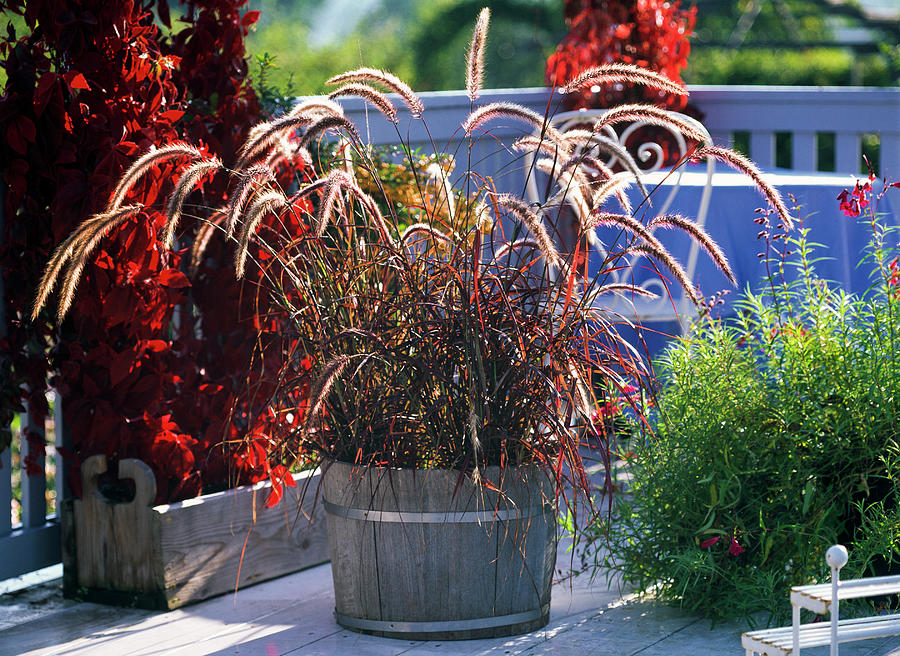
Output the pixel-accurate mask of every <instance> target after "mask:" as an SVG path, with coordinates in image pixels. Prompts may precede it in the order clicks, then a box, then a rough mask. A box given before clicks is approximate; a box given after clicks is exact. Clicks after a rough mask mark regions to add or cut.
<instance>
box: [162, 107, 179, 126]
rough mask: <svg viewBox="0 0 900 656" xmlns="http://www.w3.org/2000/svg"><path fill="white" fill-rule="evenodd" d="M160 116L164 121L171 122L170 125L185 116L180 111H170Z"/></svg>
mask: <svg viewBox="0 0 900 656" xmlns="http://www.w3.org/2000/svg"><path fill="white" fill-rule="evenodd" d="M159 116H160V118H163V119H165V120H167V121H169V123H174V122H175V121H177V120H179V119H180V118H181V117H182V116H184V112H183V111H181V110H179V109H170V110H168V111H166V112H163V113H162V114H160V115H159Z"/></svg>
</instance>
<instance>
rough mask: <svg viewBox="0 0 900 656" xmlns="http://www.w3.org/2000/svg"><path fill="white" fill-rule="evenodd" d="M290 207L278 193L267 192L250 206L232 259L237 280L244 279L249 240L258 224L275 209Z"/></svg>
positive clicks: (281, 194) (285, 199)
mask: <svg viewBox="0 0 900 656" xmlns="http://www.w3.org/2000/svg"><path fill="white" fill-rule="evenodd" d="M284 207H290V206H289V205H288V203H287V198H285V197H284V194H283V193H281V192H280V191H267V192H265V193H263V194H260V195H259V197H258V198H256V199H255V200H254V201H253V202H252V203H250V206H249V207H248V208H247V211H246V213H245V216H244V227H243V229H242V230H241V235H240V239H239V245H238V250H237V253H236V254H235V258H234V272H235V275H236V276H237V277H238V279H240V278H243V277H244V267H245V266H246V264H247V255H248V250H247V249H248V247H249V246H250V238H251V237H252V236H253V233H255V232H256V229H257V228H258V227H259V224H260V223H261V222H262V220H263V218H264V217H265V216H266V214H269V213H270V212H274V211H276V210H277V209H282V208H284Z"/></svg>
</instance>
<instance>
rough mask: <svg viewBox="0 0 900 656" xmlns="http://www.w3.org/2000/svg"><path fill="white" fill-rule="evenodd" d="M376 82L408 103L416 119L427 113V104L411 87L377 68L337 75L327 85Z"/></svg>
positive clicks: (366, 68)
mask: <svg viewBox="0 0 900 656" xmlns="http://www.w3.org/2000/svg"><path fill="white" fill-rule="evenodd" d="M360 81H363V82H376V83H378V84H380V85H382V86H383V87H386V88H388V89H390V90H391V91H393V92H394V93H396V94H397V95H398V96H400V98H402V99H403V102H404V103H406V106H407V107H409V111H410V112H411V113H412V115H413V116H414V117H415V118H419V117H420V116H421V115H422V112H424V111H425V104H424V103H423V102H422V101H421V100H420V99H419V97H418V96H417V95H416V94H415V93H414V92H413V90H412V89H411V88H410V86H409V85H408V84H407V83H406V82H404V81H403V80H401V79H400V78H399V77H397V76H396V75H394V74H393V73H389V72H388V71H384V70H380V69H377V68H368V67H365V66H364V67H362V68H356V69H354V70H352V71H347V72H345V73H341V74H340V75H335V76H334V77H332V78H331V79H330V80H328V81H326V82H325V84H332V85H334V84H344V83H345V82H360Z"/></svg>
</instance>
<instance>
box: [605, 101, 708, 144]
mask: <svg viewBox="0 0 900 656" xmlns="http://www.w3.org/2000/svg"><path fill="white" fill-rule="evenodd" d="M624 121H640V122H642V123H649V124H651V125H658V126H660V127H664V128H672V129H677V130H678V131H679V132H681V133H682V134H684V135H685V136H686V137H689V138H691V139H693V140H694V141H698V142H700V143H703V142H705V141H706V138H707V137H706V135H705V134H703V132H701V131H700V130H698V129H697V128H696V127H695V126H694V125H693V124H692V123H691V122H690V121H688V120H685V119H683V118H681V117H680V116H678V115H676V114H674V113H673V112H670V111H667V110H665V109H660V108H659V107H654V106H653V105H619V106H618V107H613V108H612V109H610V110H609V111H608V112H606V113H605V114H604V115H603V116H601V117H600V118H598V119H597V122H596V124H595V127H594V129H595V130H599V129H600V128H601V127H603V126H604V125H612V124H614V123H622V122H624Z"/></svg>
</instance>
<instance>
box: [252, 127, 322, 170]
mask: <svg viewBox="0 0 900 656" xmlns="http://www.w3.org/2000/svg"><path fill="white" fill-rule="evenodd" d="M312 122H313V119H312V118H310V117H308V116H292V115H287V116H282V117H281V118H277V119H275V120H274V121H269V122H268V123H260V124H259V125H257V126H255V127H254V128H253V129H252V130H250V135H249V136H248V137H247V140H246V141H245V142H244V145H243V146H242V147H241V150H240V152H239V153H238V161H237V163H236V164H235V168H236V169H238V170H240V169H243V168H245V167H246V166H247V165H249V164H250V163H251V162H252V161H253V160H254V159H256V158H257V157H259V156H260V155H261V154H262V153H263V152H265V151H267V150H269V149H270V148H272V146H273V145H277V143H278V141H279V140H280V139H281V138H282V136H283V135H284V134H285V133H286V132H290V131H291V130H297V129H299V128H302V127H304V126H306V125H309V124H310V123H312Z"/></svg>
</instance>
